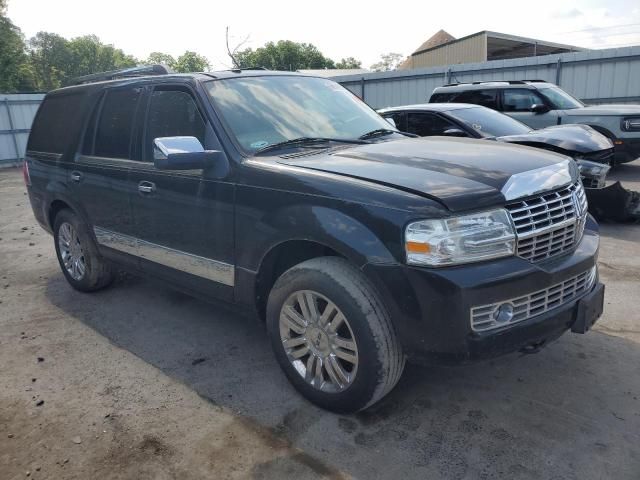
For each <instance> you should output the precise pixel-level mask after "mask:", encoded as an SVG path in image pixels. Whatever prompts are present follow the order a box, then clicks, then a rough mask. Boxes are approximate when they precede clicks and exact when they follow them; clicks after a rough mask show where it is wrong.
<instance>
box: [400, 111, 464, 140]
mask: <svg viewBox="0 0 640 480" xmlns="http://www.w3.org/2000/svg"><path fill="white" fill-rule="evenodd" d="M407 123H408V126H407V131H408V132H409V133H415V134H416V135H420V136H421V137H430V136H432V135H444V131H445V130H447V129H449V128H457V127H456V126H455V125H453V124H452V123H451V122H449V121H447V120H445V119H443V118H441V117H438V116H436V115H432V114H430V113H410V114H409V115H408V122H407Z"/></svg>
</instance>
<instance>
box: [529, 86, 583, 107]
mask: <svg viewBox="0 0 640 480" xmlns="http://www.w3.org/2000/svg"><path fill="white" fill-rule="evenodd" d="M538 91H539V92H540V93H541V94H542V95H544V96H545V97H547V100H549V101H550V102H551V103H552V104H553V105H554V106H555V109H556V110H571V109H572V108H580V107H584V104H583V103H582V102H581V101H580V100H576V99H575V98H573V97H572V96H571V95H569V94H568V93H567V92H565V91H564V90H561V89H559V88H556V87H546V88H539V89H538Z"/></svg>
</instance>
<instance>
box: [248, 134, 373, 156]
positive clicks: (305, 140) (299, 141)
mask: <svg viewBox="0 0 640 480" xmlns="http://www.w3.org/2000/svg"><path fill="white" fill-rule="evenodd" d="M328 142H340V143H353V144H356V145H363V144H366V143H369V142H367V141H365V140H364V139H358V140H351V139H348V138H327V137H299V138H292V139H291V140H285V141H283V142H278V143H272V144H271V145H267V146H265V147H262V148H260V149H258V150H256V152H255V153H256V154H258V153H263V152H268V151H270V150H276V149H278V148H283V147H294V146H298V145H313V144H314V143H328Z"/></svg>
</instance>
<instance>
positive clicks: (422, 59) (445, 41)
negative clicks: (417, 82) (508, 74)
mask: <svg viewBox="0 0 640 480" xmlns="http://www.w3.org/2000/svg"><path fill="white" fill-rule="evenodd" d="M584 50H585V49H584V48H580V47H575V46H573V45H563V44H560V43H554V42H547V41H545V40H537V39H535V38H526V37H519V36H516V35H508V34H505V33H498V32H490V31H487V30H483V31H482V32H478V33H474V34H472V35H467V36H466V37H462V38H458V39H456V38H454V37H452V36H451V35H450V34H448V33H447V32H445V31H444V30H440V31H439V32H438V33H436V34H435V35H434V36H433V37H431V38H430V39H429V40H427V41H426V42H424V43H423V44H422V45H420V47H418V48H417V49H416V51H415V52H413V53H412V54H411V55H410V56H409V57H408V58H407V59H406V60H405V61H404V62H403V63H402V64H401V65H400V66H399V67H398V68H399V69H401V70H407V69H414V68H424V67H436V66H439V65H457V64H462V63H475V62H486V61H491V60H504V59H507V58H521V57H537V56H540V55H551V54H557V53H566V52H578V51H584Z"/></svg>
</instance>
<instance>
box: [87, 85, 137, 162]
mask: <svg viewBox="0 0 640 480" xmlns="http://www.w3.org/2000/svg"><path fill="white" fill-rule="evenodd" d="M140 92H141V90H140V89H139V88H130V89H118V90H110V91H108V92H107V94H106V97H105V99H104V102H103V104H102V108H101V109H100V119H99V120H98V122H97V129H96V137H95V147H94V151H93V154H94V155H96V156H99V157H110V158H130V149H131V139H132V136H133V126H134V123H135V115H136V110H137V106H138V100H139V99H140ZM85 145H86V143H85Z"/></svg>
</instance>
